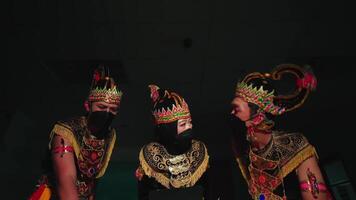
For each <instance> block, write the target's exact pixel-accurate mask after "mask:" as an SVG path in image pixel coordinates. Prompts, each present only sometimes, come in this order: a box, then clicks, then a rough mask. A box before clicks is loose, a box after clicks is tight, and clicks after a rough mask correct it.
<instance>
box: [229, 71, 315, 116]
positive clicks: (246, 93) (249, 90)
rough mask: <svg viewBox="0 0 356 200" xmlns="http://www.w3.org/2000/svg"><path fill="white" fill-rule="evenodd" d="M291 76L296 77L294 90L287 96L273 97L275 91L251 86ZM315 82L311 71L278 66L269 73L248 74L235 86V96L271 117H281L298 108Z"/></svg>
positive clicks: (312, 88)
mask: <svg viewBox="0 0 356 200" xmlns="http://www.w3.org/2000/svg"><path fill="white" fill-rule="evenodd" d="M284 74H292V75H294V76H295V77H296V89H295V91H294V92H293V93H292V94H289V95H275V91H274V90H273V91H268V90H266V88H264V87H263V86H260V87H257V86H255V85H253V82H254V81H256V80H261V81H266V82H267V81H274V80H280V79H281V77H282V75H284ZM316 84H317V80H316V78H315V76H314V75H313V73H312V72H311V70H306V69H304V68H301V67H300V66H298V65H294V64H282V65H278V66H277V67H276V68H275V69H273V70H272V72H271V73H260V72H254V73H251V74H248V75H247V76H246V77H245V78H244V79H243V80H242V81H241V82H239V83H238V84H237V87H236V91H235V96H238V97H241V98H242V99H244V100H245V101H247V102H249V103H253V104H256V105H257V106H258V107H259V109H260V111H263V112H266V113H270V114H272V115H281V114H283V113H284V112H288V111H291V110H294V109H296V108H298V107H300V106H301V105H302V104H303V103H304V101H305V100H306V98H307V97H308V95H309V93H310V91H312V90H314V89H315V88H316Z"/></svg>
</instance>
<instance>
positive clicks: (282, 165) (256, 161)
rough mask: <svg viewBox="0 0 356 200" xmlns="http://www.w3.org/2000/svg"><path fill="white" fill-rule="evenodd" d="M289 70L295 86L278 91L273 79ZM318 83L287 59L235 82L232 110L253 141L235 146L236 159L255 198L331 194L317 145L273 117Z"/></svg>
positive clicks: (296, 104) (267, 199)
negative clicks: (277, 126) (277, 123)
mask: <svg viewBox="0 0 356 200" xmlns="http://www.w3.org/2000/svg"><path fill="white" fill-rule="evenodd" d="M286 74H291V75H293V76H295V77H296V79H297V81H296V90H295V91H294V93H292V94H289V95H278V94H277V93H276V92H275V88H274V87H273V84H274V83H277V82H278V81H280V79H281V77H282V75H286ZM316 83H317V81H316V78H315V77H314V75H313V74H312V73H311V71H308V70H305V69H303V68H301V67H299V66H297V65H292V64H284V65H279V66H277V67H276V68H275V69H274V70H273V71H272V72H271V73H260V72H255V73H251V74H248V75H247V76H246V77H245V78H244V79H243V80H242V81H241V82H239V83H238V84H237V88H236V92H235V98H234V99H233V101H232V107H233V109H232V113H231V114H233V115H234V116H235V117H236V118H238V119H239V120H241V121H242V122H243V123H244V124H245V126H246V129H247V140H248V143H249V145H247V146H248V148H246V149H243V150H242V151H241V149H240V150H238V151H236V152H237V154H236V159H237V162H238V164H239V167H240V170H241V172H242V174H243V176H244V178H245V179H246V181H247V184H248V188H249V193H250V195H251V197H252V199H256V200H257V199H258V200H282V199H283V200H285V199H288V200H294V199H301V197H302V199H304V200H309V199H310V200H311V199H318V200H323V199H330V198H331V196H330V193H329V192H328V189H327V186H326V185H325V182H324V179H323V176H322V173H321V171H320V168H319V166H318V156H317V153H316V150H315V148H314V146H312V145H311V144H310V143H309V142H308V140H307V139H306V138H305V137H304V135H303V134H301V133H295V132H285V131H277V130H275V129H274V128H273V127H274V122H273V120H272V119H273V117H274V116H278V115H281V114H284V113H286V112H288V111H292V110H294V109H296V108H299V107H300V106H301V105H302V104H303V103H304V101H305V100H306V98H307V97H308V95H309V94H310V92H311V91H312V90H314V89H315V88H316ZM237 143H239V144H241V142H238V141H237ZM236 148H239V147H236ZM295 191H297V192H295ZM299 191H301V192H299ZM300 195H301V196H300Z"/></svg>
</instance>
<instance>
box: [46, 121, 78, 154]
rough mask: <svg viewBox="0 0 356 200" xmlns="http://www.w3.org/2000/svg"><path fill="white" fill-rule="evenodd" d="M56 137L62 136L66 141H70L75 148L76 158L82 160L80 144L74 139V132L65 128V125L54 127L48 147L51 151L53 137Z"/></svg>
mask: <svg viewBox="0 0 356 200" xmlns="http://www.w3.org/2000/svg"><path fill="white" fill-rule="evenodd" d="M55 135H58V136H61V137H63V138H64V139H66V140H68V142H69V143H70V144H71V145H72V146H73V148H74V153H75V155H76V157H77V158H78V159H79V158H80V159H82V156H81V154H80V147H79V144H78V142H77V140H76V139H75V137H74V134H73V131H72V130H71V129H70V128H68V127H65V126H63V125H60V124H56V125H54V127H53V129H52V131H51V134H50V141H49V144H48V147H49V149H50V150H51V148H52V140H53V137H54V136H55Z"/></svg>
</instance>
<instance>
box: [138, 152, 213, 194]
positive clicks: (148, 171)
mask: <svg viewBox="0 0 356 200" xmlns="http://www.w3.org/2000/svg"><path fill="white" fill-rule="evenodd" d="M204 151H205V157H204V160H203V162H202V163H201V165H200V166H199V167H198V169H197V170H196V171H195V172H194V173H193V174H192V175H191V176H190V182H189V183H182V184H178V183H176V182H174V184H172V181H171V180H170V179H169V178H167V177H166V176H164V175H163V173H161V172H156V171H154V170H153V169H152V168H151V167H150V166H149V164H148V163H147V162H146V160H145V157H144V155H143V148H142V149H141V151H140V154H139V161H140V166H141V167H142V169H143V171H144V173H145V175H147V176H148V177H150V178H151V177H153V178H154V179H155V180H156V181H157V182H159V183H160V184H162V185H163V186H164V187H166V188H167V189H170V188H171V187H170V186H171V185H172V186H173V187H174V188H180V187H192V186H194V185H195V183H196V182H197V181H198V180H199V179H200V178H201V176H202V175H203V174H204V173H205V171H206V169H207V168H208V167H209V155H208V151H207V148H206V147H205V145H204Z"/></svg>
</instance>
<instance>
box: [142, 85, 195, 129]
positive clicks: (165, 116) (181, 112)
mask: <svg viewBox="0 0 356 200" xmlns="http://www.w3.org/2000/svg"><path fill="white" fill-rule="evenodd" d="M148 87H149V88H150V89H151V98H152V100H153V102H154V107H156V105H157V104H158V103H159V102H163V101H164V100H165V99H173V100H174V103H173V104H172V108H170V107H166V108H157V109H155V110H154V111H153V112H152V114H153V116H154V118H155V120H156V124H164V123H171V122H174V121H177V120H179V119H187V118H190V111H189V106H188V104H187V103H186V102H185V100H184V99H183V98H182V97H180V96H179V95H178V94H177V93H174V92H171V93H170V92H168V91H167V90H165V91H164V95H163V97H160V96H159V92H158V90H159V87H158V86H156V85H149V86H148Z"/></svg>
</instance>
